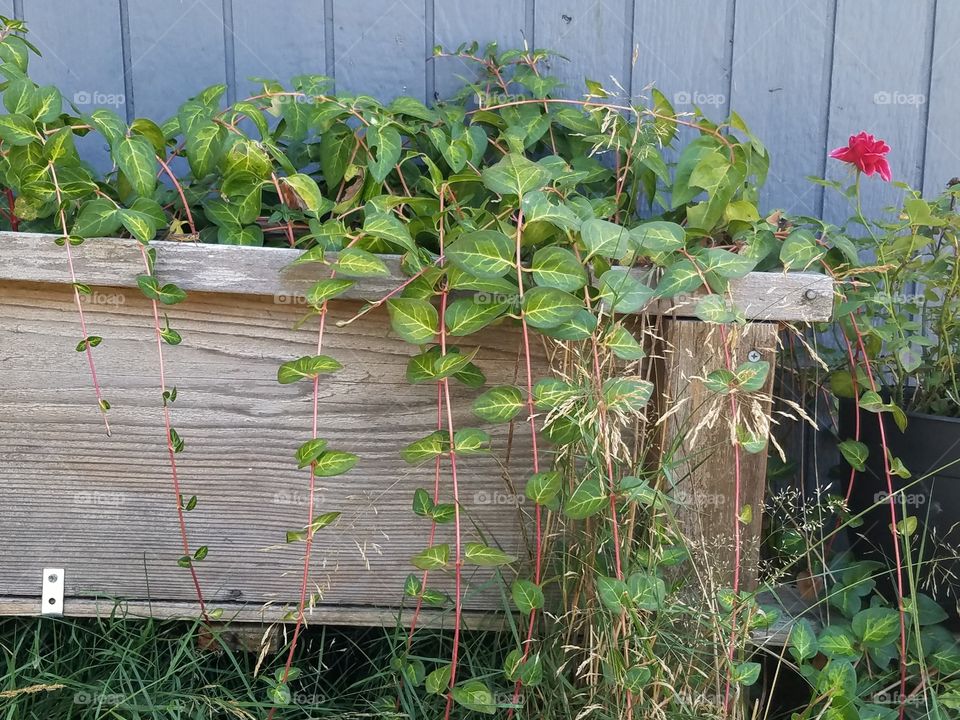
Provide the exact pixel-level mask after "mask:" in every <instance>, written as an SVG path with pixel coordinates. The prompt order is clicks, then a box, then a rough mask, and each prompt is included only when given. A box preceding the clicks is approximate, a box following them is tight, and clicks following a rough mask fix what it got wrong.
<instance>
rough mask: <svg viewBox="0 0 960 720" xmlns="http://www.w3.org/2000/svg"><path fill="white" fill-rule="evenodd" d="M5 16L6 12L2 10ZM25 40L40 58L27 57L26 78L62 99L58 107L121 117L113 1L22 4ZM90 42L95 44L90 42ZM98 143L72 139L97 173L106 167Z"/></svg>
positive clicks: (123, 112) (28, 1)
mask: <svg viewBox="0 0 960 720" xmlns="http://www.w3.org/2000/svg"><path fill="white" fill-rule="evenodd" d="M4 12H6V10H4ZM23 14H24V18H23V19H24V20H25V21H26V22H27V29H28V30H29V33H28V34H27V39H28V40H30V42H32V43H33V44H34V45H36V46H37V49H38V50H39V51H40V52H41V53H42V55H41V56H40V57H31V59H30V75H31V77H32V78H33V79H34V81H36V82H37V83H39V84H41V85H45V84H51V85H56V86H57V87H58V88H60V92H62V93H63V101H64V107H65V108H68V107H69V103H73V104H74V105H75V106H76V108H77V110H79V111H80V112H82V113H88V112H92V111H93V110H96V109H97V108H101V107H105V108H108V109H110V110H113V111H114V112H116V113H117V114H119V115H120V117H125V115H126V98H125V95H124V82H123V51H122V49H121V44H120V17H119V14H118V12H117V3H116V0H112V1H111V0H94V1H92V2H87V3H83V4H80V3H77V4H72V3H64V4H59V3H57V4H54V3H46V2H40V1H38V0H25V2H24V6H23ZM91 37H96V38H97V42H91ZM104 144H105V143H104V140H103V138H102V137H100V136H99V135H98V134H96V133H93V134H90V135H88V136H86V137H82V138H81V137H78V138H76V146H77V150H79V152H80V154H81V156H82V157H84V158H85V159H87V160H90V161H92V162H93V163H94V165H95V166H96V167H97V168H98V169H99V170H107V169H109V167H110V159H109V157H107V155H106V154H105V153H104V148H103V146H104Z"/></svg>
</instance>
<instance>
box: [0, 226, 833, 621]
mask: <svg viewBox="0 0 960 720" xmlns="http://www.w3.org/2000/svg"><path fill="white" fill-rule="evenodd" d="M52 240H53V236H49V235H47V236H44V235H27V234H22V233H21V234H17V233H0V487H2V488H3V498H4V500H3V503H2V504H0V555H2V557H3V561H2V562H0V614H11V613H16V614H28V613H37V612H39V610H40V607H39V599H40V586H41V571H42V569H43V568H44V567H63V568H65V570H66V572H65V578H66V596H67V597H66V601H65V605H64V608H65V612H66V613H67V614H71V615H86V614H96V613H103V612H106V611H109V610H110V609H111V608H112V607H113V599H115V598H126V599H128V600H129V602H128V603H127V604H126V605H125V606H124V608H123V611H124V612H128V613H129V614H131V615H134V616H138V615H145V614H153V615H156V616H172V615H190V614H195V612H196V605H195V604H194V602H193V600H194V592H193V589H192V587H191V584H190V577H189V574H188V573H187V572H186V571H185V570H183V569H182V568H179V567H177V564H176V560H177V558H178V557H179V556H180V555H181V549H180V545H179V535H178V528H177V514H176V505H175V503H176V498H175V496H174V493H173V489H172V483H171V477H170V469H169V466H168V464H167V459H166V444H165V435H164V428H163V416H162V411H161V404H160V396H159V395H160V393H159V390H158V381H157V377H158V365H157V356H156V344H155V338H154V331H153V327H152V322H151V319H150V313H151V311H150V306H149V303H148V302H147V300H146V299H145V298H144V297H143V296H142V295H141V293H140V292H139V290H137V289H135V287H136V282H135V278H136V275H137V274H138V273H140V272H141V265H140V262H142V261H141V259H140V253H139V250H138V247H137V243H136V242H135V241H130V240H116V239H99V240H90V241H88V242H86V243H84V244H83V245H82V246H79V247H77V248H75V249H74V254H75V260H76V268H77V273H78V279H80V280H81V281H82V282H84V283H87V284H89V285H91V286H92V290H93V292H92V294H91V295H90V296H89V297H86V298H85V299H84V302H85V306H84V309H85V313H86V315H87V321H88V325H89V332H90V333H91V334H96V335H101V336H103V337H104V341H103V343H102V344H101V345H100V346H99V347H97V348H96V350H95V353H96V360H97V370H98V373H99V375H100V379H101V382H102V385H103V387H104V392H105V397H106V398H107V399H108V400H109V401H110V403H111V404H112V409H111V411H110V414H109V417H110V421H111V426H112V429H113V434H112V436H111V437H107V436H106V434H105V432H104V429H103V426H102V424H101V422H100V418H99V413H98V411H97V409H96V406H95V402H94V398H93V392H92V389H91V384H90V378H89V371H88V368H87V366H86V360H85V357H84V355H83V354H82V353H77V352H75V351H74V347H75V345H76V343H77V341H78V340H79V338H80V334H81V333H80V329H79V326H78V321H77V314H76V311H75V309H74V307H73V290H72V287H71V286H70V285H69V284H68V283H67V282H66V278H67V273H66V267H65V258H64V255H65V250H64V249H63V248H61V247H58V246H56V245H55V244H54V243H53V242H52ZM156 247H157V273H158V275H159V277H160V279H161V281H163V282H171V281H172V282H176V283H178V284H179V285H181V286H182V287H183V288H185V289H186V290H188V291H189V293H190V295H189V298H188V300H187V301H186V302H184V303H182V304H179V305H175V306H171V307H168V308H164V311H165V312H166V313H167V314H168V315H169V318H170V322H171V325H172V326H173V327H174V328H176V329H177V330H178V331H179V332H181V333H182V335H183V343H182V344H181V345H179V346H176V347H165V362H166V373H167V378H168V383H169V384H170V385H175V386H176V387H177V389H178V399H177V401H176V403H175V404H174V406H173V408H172V413H173V424H174V427H175V428H176V429H177V430H178V432H179V433H180V434H181V435H182V436H183V438H184V440H185V443H186V449H185V451H184V452H183V453H182V454H180V455H179V456H178V465H179V471H180V480H181V483H182V490H181V492H182V493H183V495H184V496H186V497H189V496H191V495H194V494H196V495H197V496H198V498H199V502H198V505H197V507H196V509H195V510H193V511H192V512H190V513H188V514H187V521H188V530H189V533H190V542H191V545H192V547H194V548H195V547H199V546H200V545H207V546H208V547H209V548H210V552H209V555H208V556H207V558H206V559H205V560H204V561H203V562H202V563H199V564H198V568H199V575H200V580H201V583H202V586H203V588H204V591H205V593H206V595H207V596H208V598H209V599H210V604H211V605H212V606H213V607H221V608H223V609H224V612H225V616H226V617H234V618H236V619H241V620H273V619H278V618H280V617H282V616H283V615H284V614H285V613H287V612H288V611H289V609H290V607H291V603H293V602H294V601H295V600H296V598H297V597H298V594H299V592H298V591H299V580H300V572H301V563H302V545H300V544H293V545H288V544H286V543H285V542H284V536H285V533H286V531H287V530H296V529H299V528H302V527H303V526H304V525H305V524H306V522H307V517H306V514H307V507H306V499H307V498H306V488H307V479H308V473H307V472H306V471H298V470H297V469H296V464H295V462H294V460H293V453H294V451H295V449H296V448H297V447H298V446H299V445H300V443H302V442H303V441H304V440H306V439H308V438H309V437H310V425H311V404H312V403H311V400H312V392H311V385H310V384H309V383H298V384H294V385H279V384H278V383H277V381H276V371H277V367H278V366H279V365H280V364H281V363H283V362H285V361H287V360H289V359H292V358H295V357H299V356H301V355H306V354H312V353H314V352H315V346H316V327H315V322H307V323H305V324H304V325H303V326H301V327H296V325H297V322H298V321H299V320H300V319H301V318H302V317H303V315H304V314H305V312H306V305H305V304H304V303H303V300H302V294H303V292H304V291H305V290H306V289H307V288H308V287H309V285H310V282H311V281H312V280H315V279H316V278H318V277H320V276H321V274H323V273H324V271H323V269H322V268H321V266H317V265H300V266H295V267H293V268H290V267H289V264H290V262H291V261H292V260H293V259H294V258H296V257H297V255H298V252H297V251H292V250H283V249H272V248H238V247H228V246H199V245H186V244H177V243H158V244H156ZM399 278H400V276H399V274H398V275H397V277H395V278H390V279H378V280H374V281H370V282H367V281H364V282H362V283H358V284H357V286H356V287H355V288H354V290H353V291H352V294H351V295H350V297H347V298H346V299H343V300H338V301H336V302H332V303H331V305H330V319H329V322H328V332H327V333H326V335H325V341H324V352H325V353H327V354H330V355H332V356H333V357H335V358H337V359H338V360H340V361H341V362H342V363H343V364H344V369H343V370H341V371H339V372H337V373H334V374H332V375H329V376H324V377H323V380H322V384H321V398H320V432H319V434H320V436H321V437H323V438H325V439H327V440H328V441H329V444H330V447H331V448H335V449H341V450H347V451H350V452H354V453H356V454H358V455H359V456H360V462H359V463H358V465H357V466H356V468H355V469H354V470H352V471H351V472H349V473H348V474H346V475H343V476H340V477H338V478H332V479H320V480H319V481H318V483H319V484H318V490H317V510H316V514H319V513H321V512H324V511H329V510H337V511H340V512H342V513H343V515H342V517H341V519H340V520H339V521H338V523H337V524H336V525H334V526H332V527H330V528H326V529H324V530H322V531H321V532H320V533H319V534H318V535H317V545H316V550H315V555H314V558H315V563H314V566H313V572H312V579H313V582H314V583H315V587H314V588H313V590H314V591H315V592H319V593H320V594H321V595H322V602H321V603H320V605H319V606H318V608H317V609H316V610H315V611H314V612H313V613H312V617H311V619H312V621H314V622H324V623H337V622H340V623H351V624H353V623H375V624H381V623H384V622H387V623H389V622H391V621H393V620H395V619H396V617H397V613H396V608H397V607H398V606H399V605H400V603H401V601H402V595H401V592H402V585H403V580H404V578H405V577H406V575H407V574H408V573H409V572H411V571H412V566H411V565H410V563H409V559H410V557H411V556H413V555H414V554H416V553H417V552H419V551H420V550H422V549H423V548H424V546H425V545H426V543H427V534H428V531H429V525H428V523H427V522H426V521H423V520H420V519H417V518H415V516H413V515H412V513H411V512H410V504H411V499H412V495H413V492H414V490H415V489H416V488H417V487H425V488H432V486H433V465H432V464H430V463H428V464H426V465H424V466H420V467H411V466H408V465H407V464H405V463H404V462H403V461H402V460H401V459H400V457H399V451H400V450H401V449H402V448H403V447H404V446H405V445H406V444H407V443H409V442H410V441H412V440H414V439H416V438H418V437H421V436H423V435H425V434H426V433H428V432H429V431H430V430H431V429H433V428H435V427H436V422H437V419H436V397H437V395H436V394H437V390H436V387H435V386H433V385H420V386H412V385H410V384H408V383H407V382H406V380H405V378H404V375H405V371H406V365H407V360H408V358H409V357H410V355H411V354H413V352H414V350H413V349H412V348H411V347H410V346H409V345H408V344H407V343H405V342H403V341H401V340H400V339H399V338H397V337H396V336H395V335H394V334H393V333H392V331H391V330H390V326H389V322H388V318H387V316H386V313H385V311H384V309H383V308H378V309H376V310H374V311H373V312H370V313H369V314H367V315H366V316H365V317H364V318H363V319H362V320H360V321H358V322H355V323H352V324H349V325H346V326H343V327H337V323H338V322H339V321H342V320H346V319H348V318H350V317H352V316H353V315H354V314H355V313H356V312H357V310H358V309H360V307H361V306H362V305H361V303H360V302H358V300H359V299H368V300H373V299H377V298H379V297H382V296H383V295H384V294H385V293H386V292H389V290H391V289H392V288H394V287H396V285H397V284H398V283H399V282H400V281H401V280H400V279H399ZM732 296H733V301H734V302H735V303H737V304H738V305H739V306H740V307H742V308H743V309H744V310H745V311H746V314H747V316H748V317H751V318H759V319H764V320H776V319H783V320H810V321H812V320H823V319H825V318H827V317H829V314H830V306H831V303H832V288H831V285H830V281H829V279H827V278H824V277H822V276H819V275H805V274H777V273H766V274H764V273H755V274H752V275H750V276H748V277H746V278H744V279H743V280H742V281H740V282H739V283H738V284H736V285H735V286H734V287H733V288H732ZM694 300H695V298H694V297H692V298H687V299H684V300H682V301H680V302H678V303H675V304H673V305H671V306H665V305H654V306H651V307H650V308H648V311H649V312H650V313H654V314H667V313H672V314H675V315H677V316H684V315H689V314H691V312H692V307H693V304H694ZM671 327H673V328H675V332H680V333H681V335H678V336H677V337H676V338H674V339H673V341H672V344H673V347H674V348H675V350H676V352H677V353H678V354H677V355H676V357H677V358H678V361H677V362H676V363H674V365H679V366H682V368H685V370H684V371H683V372H676V373H675V374H674V375H672V376H671V377H670V378H668V380H667V385H666V386H664V388H663V390H664V391H666V392H670V393H674V394H676V395H678V396H679V395H682V394H683V393H685V392H686V390H687V385H688V384H690V383H692V382H693V376H694V375H702V374H703V372H704V370H703V366H702V365H701V366H697V365H696V362H693V361H690V362H688V361H687V360H682V361H681V360H679V358H681V357H682V358H687V356H688V355H689V354H690V352H691V351H692V350H696V351H697V353H698V355H697V357H698V358H699V360H698V361H699V362H701V363H703V362H705V363H707V364H708V365H709V364H710V363H714V362H716V360H715V359H714V355H713V353H714V351H715V348H713V347H712V346H711V345H710V344H709V343H707V342H706V341H705V338H701V337H700V336H699V335H698V333H701V332H703V327H704V326H703V325H702V324H701V323H697V322H691V321H672V323H671ZM749 328H750V329H748V335H749V333H751V332H752V333H760V334H761V335H762V336H763V338H765V339H764V340H763V342H764V343H765V344H764V348H765V350H764V357H772V355H771V354H770V353H771V352H772V345H771V344H770V341H769V338H770V334H771V333H774V332H775V330H774V328H775V325H774V324H771V323H757V324H754V325H752V326H749ZM683 333H693V334H692V335H690V336H689V337H688V336H687V335H684V334H683ZM670 337H672V336H670ZM668 340H669V338H668ZM459 344H460V346H461V347H463V348H465V349H469V348H471V347H473V346H475V345H480V346H481V350H480V353H479V354H478V355H477V357H476V359H475V361H476V362H477V364H478V365H479V366H480V367H481V368H482V369H483V370H484V372H485V373H486V375H487V379H488V383H490V384H498V383H512V382H514V381H515V373H516V362H517V358H518V347H519V334H518V332H517V331H516V328H511V327H508V326H500V327H493V328H490V329H489V330H488V331H486V332H485V334H484V335H482V336H480V337H478V338H476V339H473V338H466V339H464V342H461V343H459ZM538 352H539V351H538ZM681 353H686V354H681ZM704 353H705V354H704ZM537 362H538V363H541V364H542V363H544V362H545V358H544V357H542V356H540V357H538V358H537ZM691 362H692V363H693V364H691ZM668 365H669V364H668ZM698 367H699V368H700V370H699V371H698V370H697V368H698ZM711 367H712V366H711ZM691 386H692V385H691ZM452 389H453V393H454V396H453V404H454V422H455V424H456V425H457V426H458V427H463V426H466V425H478V424H481V423H479V421H477V420H476V419H475V418H473V417H472V415H471V413H470V403H471V401H472V399H473V397H475V396H476V394H477V393H478V391H474V390H469V389H467V388H464V387H462V386H458V385H455V386H454V387H453V388H452ZM485 429H487V430H489V431H490V432H491V436H492V438H493V449H494V454H493V456H492V457H469V458H464V459H463V461H462V463H458V465H459V466H460V467H459V470H460V480H461V494H462V497H464V498H465V502H464V505H465V512H466V517H465V532H464V540H465V541H470V540H479V539H481V537H482V538H484V539H485V541H486V542H488V543H490V542H491V541H493V542H495V543H496V544H498V545H499V546H501V547H502V548H503V549H504V550H506V551H507V552H509V553H512V554H515V555H518V556H519V557H521V558H524V557H527V544H526V542H525V537H524V530H525V523H524V518H525V517H527V515H528V508H527V507H526V505H527V504H528V503H525V502H524V501H523V497H522V491H521V492H519V493H518V492H517V490H516V489H517V488H521V487H522V485H523V484H524V482H525V479H526V477H527V475H528V473H529V472H530V469H529V467H528V466H527V464H526V463H527V458H529V452H528V443H529V439H528V437H527V434H526V432H525V430H526V428H525V426H524V425H518V426H517V428H516V429H515V431H514V433H513V436H512V440H511V439H510V435H509V429H508V428H507V427H504V426H497V427H485ZM678 431H683V428H678ZM508 442H511V443H512V445H511V452H510V453H509V455H508V454H507V453H506V452H505V451H506V448H507V445H508ZM753 469H754V470H756V471H757V472H758V473H759V475H758V474H757V472H752V471H751V470H750V469H749V468H748V472H749V473H752V474H751V475H750V478H752V479H748V480H747V481H746V482H747V484H746V485H745V487H746V488H747V492H748V493H749V497H751V498H753V500H752V501H753V502H754V503H757V504H756V505H755V507H757V508H758V509H759V503H758V502H757V499H756V496H757V494H758V493H759V497H760V500H761V501H762V487H763V486H762V482H760V484H757V483H758V481H757V479H756V478H757V477H760V476H761V475H762V468H760V467H758V468H753ZM697 472H698V473H699V472H700V471H697ZM730 477H732V476H730V473H726V472H725V474H723V475H721V476H719V477H718V476H717V475H714V476H710V477H704V480H705V481H709V482H713V483H717V484H723V485H724V487H726V486H727V485H729V482H730ZM443 484H444V488H445V489H444V499H445V500H449V499H450V497H449V487H450V486H449V473H448V472H445V473H444V480H443ZM745 501H746V500H745ZM757 517H758V518H759V512H758V513H757ZM451 539H452V538H451V530H450V527H449V526H441V527H440V528H439V529H438V537H437V542H446V541H449V540H451ZM486 577H489V576H488V575H487V576H484V575H482V574H481V575H476V576H473V577H472V579H473V580H474V582H473V583H472V585H473V588H474V589H473V590H471V591H470V592H468V594H467V596H466V598H465V608H466V609H467V611H468V616H469V617H471V618H472V620H473V621H474V622H475V623H480V622H490V620H489V619H486V620H485V619H484V618H483V617H482V614H483V613H484V612H489V611H490V610H495V609H499V608H501V606H502V601H501V596H500V592H499V590H498V589H497V588H496V587H494V586H493V585H492V584H491V583H489V582H486V579H485V578H486ZM408 620H409V615H405V616H403V617H402V618H401V621H408ZM427 621H428V622H438V623H442V622H444V621H445V618H444V617H443V616H434V617H429V616H428V617H427Z"/></svg>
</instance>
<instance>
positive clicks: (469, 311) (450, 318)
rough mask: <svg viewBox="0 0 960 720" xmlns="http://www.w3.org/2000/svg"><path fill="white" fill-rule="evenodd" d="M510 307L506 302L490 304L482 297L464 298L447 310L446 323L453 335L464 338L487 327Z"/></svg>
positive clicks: (456, 301)
mask: <svg viewBox="0 0 960 720" xmlns="http://www.w3.org/2000/svg"><path fill="white" fill-rule="evenodd" d="M508 307H509V305H508V303H506V302H489V301H486V299H485V298H481V297H471V298H462V299H460V300H455V301H454V302H452V303H451V304H450V306H449V307H448V308H447V312H446V313H445V315H444V323H445V324H446V326H447V330H448V331H449V332H450V334H451V335H453V336H455V337H462V336H463V335H469V334H471V333H475V332H477V331H478V330H482V329H483V328H485V327H487V326H488V325H489V324H490V323H492V322H493V321H494V320H496V319H497V318H498V317H500V316H501V315H503V314H504V313H505V312H506V311H507V308H508Z"/></svg>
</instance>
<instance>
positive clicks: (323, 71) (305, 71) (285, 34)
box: [232, 0, 333, 98]
mask: <svg viewBox="0 0 960 720" xmlns="http://www.w3.org/2000/svg"><path fill="white" fill-rule="evenodd" d="M232 2H233V52H234V66H235V68H236V79H237V97H238V98H243V97H246V96H247V95H249V94H251V93H253V92H256V91H258V90H259V85H258V84H257V83H256V82H253V81H251V80H250V78H251V77H265V78H270V79H272V80H279V81H280V82H281V83H284V85H286V84H287V83H288V82H289V80H290V78H292V77H294V76H295V75H328V74H329V73H331V72H333V68H327V67H326V46H325V42H324V18H323V3H322V2H320V3H318V2H315V0H287V1H286V2H284V3H283V4H282V5H275V4H271V3H264V2H261V0H232ZM271 37H273V38H282V40H279V41H275V42H264V38H271Z"/></svg>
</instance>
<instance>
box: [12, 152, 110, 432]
mask: <svg viewBox="0 0 960 720" xmlns="http://www.w3.org/2000/svg"><path fill="white" fill-rule="evenodd" d="M47 168H48V169H49V170H50V177H51V178H52V179H53V188H54V190H55V191H56V194H57V207H58V211H59V212H58V214H59V216H60V229H61V231H62V232H63V246H64V247H65V248H66V250H67V267H68V268H69V270H70V282H71V284H72V285H73V301H74V304H75V305H76V308H77V315H78V316H79V318H80V332H82V333H83V340H82V341H81V342H82V343H83V345H84V352H86V354H87V365H89V367H90V379H91V380H92V381H93V392H94V394H95V395H96V397H97V408H98V409H99V410H100V416H101V417H102V418H103V425H104V427H105V428H106V430H107V436H108V437H109V436H110V421H109V420H107V410H109V409H110V403H108V402H107V401H106V400H104V399H103V391H102V389H101V387H100V381H99V380H98V379H97V367H96V364H95V363H94V362H93V350H92V348H91V344H90V336H89V335H88V334H87V320H86V316H85V315H84V312H83V302H82V301H81V300H80V287H79V285H78V284H77V273H76V270H75V269H74V265H73V251H72V250H71V249H70V248H71V243H70V233H69V231H68V229H67V215H66V212H65V211H64V209H63V195H62V193H61V190H60V182H59V180H57V170H56V168H55V167H54V165H53V163H52V162H51V163H49V164H48V165H47ZM8 192H9V191H8Z"/></svg>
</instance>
